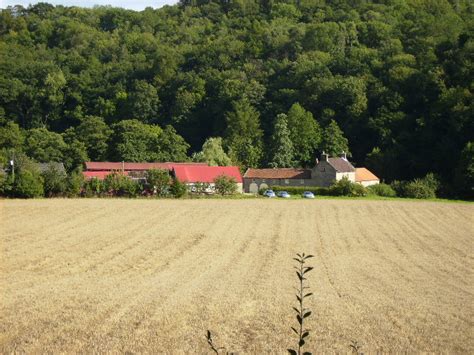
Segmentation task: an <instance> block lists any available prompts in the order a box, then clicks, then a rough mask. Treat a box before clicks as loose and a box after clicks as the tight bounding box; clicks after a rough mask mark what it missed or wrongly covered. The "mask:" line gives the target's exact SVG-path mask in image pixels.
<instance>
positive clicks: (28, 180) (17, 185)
mask: <svg viewBox="0 0 474 355" xmlns="http://www.w3.org/2000/svg"><path fill="white" fill-rule="evenodd" d="M12 192H13V195H14V196H15V197H22V198H34V197H41V196H43V194H44V189H43V178H42V177H41V174H40V173H39V172H38V171H37V170H35V169H31V170H28V169H22V170H20V171H19V172H18V174H16V175H15V180H14V183H13V191H12Z"/></svg>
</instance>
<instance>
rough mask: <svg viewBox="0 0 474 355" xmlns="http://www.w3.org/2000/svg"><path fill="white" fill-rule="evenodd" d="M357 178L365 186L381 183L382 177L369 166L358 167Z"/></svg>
mask: <svg viewBox="0 0 474 355" xmlns="http://www.w3.org/2000/svg"><path fill="white" fill-rule="evenodd" d="M355 179H356V182H358V183H359V184H361V185H362V186H365V187H367V186H371V185H377V184H379V183H380V179H379V178H378V177H377V176H375V175H374V174H373V173H372V172H371V171H370V170H369V169H367V168H356V172H355Z"/></svg>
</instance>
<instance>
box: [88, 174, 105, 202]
mask: <svg viewBox="0 0 474 355" xmlns="http://www.w3.org/2000/svg"><path fill="white" fill-rule="evenodd" d="M104 192H105V185H104V182H103V181H102V180H99V179H97V178H95V177H94V178H92V179H89V180H86V181H85V183H84V186H83V193H84V196H85V197H100V196H102V195H103V194H104Z"/></svg>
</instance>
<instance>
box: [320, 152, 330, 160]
mask: <svg viewBox="0 0 474 355" xmlns="http://www.w3.org/2000/svg"><path fill="white" fill-rule="evenodd" d="M328 159H329V155H328V154H326V153H325V152H324V150H323V153H322V154H321V161H328Z"/></svg>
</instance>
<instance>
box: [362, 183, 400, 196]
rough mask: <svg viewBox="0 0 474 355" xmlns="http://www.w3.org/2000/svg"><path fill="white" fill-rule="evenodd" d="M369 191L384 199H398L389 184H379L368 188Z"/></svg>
mask: <svg viewBox="0 0 474 355" xmlns="http://www.w3.org/2000/svg"><path fill="white" fill-rule="evenodd" d="M367 190H368V191H369V192H371V193H373V194H374V195H377V196H383V197H396V196H397V193H396V192H395V190H394V189H393V188H392V187H391V186H390V185H387V184H377V185H371V186H369V187H368V188H367Z"/></svg>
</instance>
